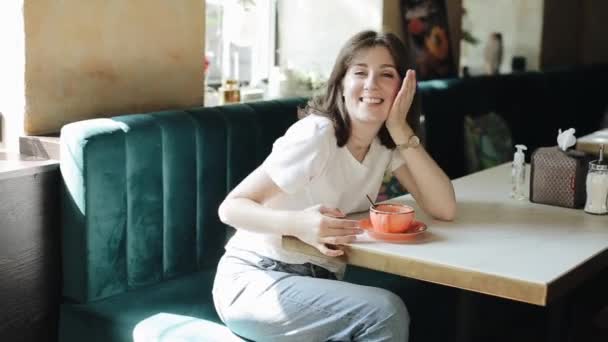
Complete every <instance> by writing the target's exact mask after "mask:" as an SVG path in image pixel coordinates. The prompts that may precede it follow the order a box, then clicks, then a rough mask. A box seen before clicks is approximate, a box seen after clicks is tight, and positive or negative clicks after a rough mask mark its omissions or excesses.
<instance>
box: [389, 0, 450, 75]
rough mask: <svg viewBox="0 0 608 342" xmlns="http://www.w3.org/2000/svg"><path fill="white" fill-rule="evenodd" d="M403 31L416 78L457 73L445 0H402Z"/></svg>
mask: <svg viewBox="0 0 608 342" xmlns="http://www.w3.org/2000/svg"><path fill="white" fill-rule="evenodd" d="M401 12H402V14H403V23H404V32H405V33H406V36H407V37H408V38H407V39H408V40H409V46H410V47H411V48H412V49H413V53H414V55H415V61H416V73H417V78H418V79H419V80H428V79H435V78H450V77H456V76H457V74H458V73H457V70H456V65H455V63H454V58H453V50H454V49H453V47H452V46H451V43H450V38H449V37H450V35H449V32H448V16H447V13H446V6H445V0H401Z"/></svg>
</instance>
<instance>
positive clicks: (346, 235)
mask: <svg viewBox="0 0 608 342" xmlns="http://www.w3.org/2000/svg"><path fill="white" fill-rule="evenodd" d="M345 216H346V215H344V213H342V212H341V211H340V210H339V209H335V208H328V207H325V206H323V205H316V206H314V207H310V208H308V209H305V210H303V211H300V212H297V213H296V217H294V218H293V230H292V232H291V234H290V235H293V236H295V237H297V238H298V239H300V240H302V241H303V242H305V243H307V244H309V245H311V246H313V247H315V248H316V249H318V250H319V251H320V252H321V253H323V254H324V255H327V256H330V257H337V256H340V255H343V254H344V251H343V250H341V249H339V246H340V245H345V244H348V243H351V242H353V241H355V240H356V239H357V235H358V234H361V233H363V230H362V229H361V228H359V221H356V220H348V219H345V218H344V217H345Z"/></svg>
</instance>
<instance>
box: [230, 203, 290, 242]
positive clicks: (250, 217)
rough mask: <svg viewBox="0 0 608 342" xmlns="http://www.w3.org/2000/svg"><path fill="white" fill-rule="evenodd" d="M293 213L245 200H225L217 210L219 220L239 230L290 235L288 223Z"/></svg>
mask: <svg viewBox="0 0 608 342" xmlns="http://www.w3.org/2000/svg"><path fill="white" fill-rule="evenodd" d="M293 215H295V212H291V211H286V210H277V209H272V208H268V207H265V206H263V205H261V204H259V203H257V202H255V201H252V200H250V199H247V198H227V199H226V200H224V202H223V203H222V205H221V206H220V208H219V216H220V220H221V221H222V222H224V223H225V224H228V225H231V226H233V227H235V228H239V229H247V230H249V231H253V232H257V233H266V234H276V235H292V232H291V231H290V224H289V222H290V221H292V222H293V219H292V218H291V217H292V216H293Z"/></svg>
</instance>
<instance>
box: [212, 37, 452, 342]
mask: <svg viewBox="0 0 608 342" xmlns="http://www.w3.org/2000/svg"><path fill="white" fill-rule="evenodd" d="M406 53H407V52H406V50H405V47H404V46H403V44H402V43H401V41H400V40H399V39H398V38H397V37H396V36H395V35H393V34H390V33H387V34H382V33H376V32H373V31H364V32H361V33H358V34H356V35H355V36H353V37H352V38H351V39H350V40H349V41H348V42H347V43H346V45H345V46H344V47H343V48H342V50H341V51H340V53H339V55H338V58H337V60H336V63H335V65H334V68H333V71H332V73H331V76H330V78H329V80H328V84H327V89H326V91H325V94H323V95H322V96H320V97H318V98H316V99H313V100H312V101H311V102H310V103H309V105H308V107H307V110H306V112H307V113H308V115H307V116H306V117H305V118H303V119H301V120H300V121H298V122H297V123H295V124H294V125H292V126H291V127H290V128H289V129H288V130H287V132H286V133H285V135H284V136H283V137H281V138H279V139H277V141H276V142H275V144H274V146H273V150H272V152H271V154H270V155H269V156H268V157H267V159H266V160H265V161H264V163H263V164H262V165H261V166H260V167H258V168H257V169H256V170H255V171H253V172H252V173H251V174H250V175H249V176H248V177H247V178H245V179H244V180H243V181H242V182H241V183H240V184H239V185H238V186H237V187H236V188H235V189H234V190H233V191H232V192H231V193H230V194H229V195H228V196H227V197H226V199H225V200H224V202H223V203H222V204H221V206H220V208H219V215H220V218H221V220H222V221H223V222H224V223H226V224H229V225H231V226H234V227H235V228H237V232H236V234H235V235H234V236H233V238H232V239H231V240H230V241H229V243H228V244H227V246H226V254H225V255H224V256H223V258H222V260H221V261H220V263H219V265H218V271H217V275H216V279H215V284H214V290H213V295H214V300H215V305H216V308H217V311H218V313H219V314H220V316H221V318H222V320H223V321H224V322H225V324H226V325H227V326H228V327H229V328H230V329H231V330H233V331H234V332H235V333H236V334H238V335H240V336H243V337H245V338H247V339H251V340H255V341H283V340H289V341H406V340H407V338H408V330H409V315H408V312H407V310H406V308H405V305H404V304H403V302H402V301H401V299H400V298H399V297H397V296H396V295H394V294H393V293H391V292H389V291H387V290H384V289H380V288H374V287H367V286H360V285H355V284H351V283H348V282H344V281H341V280H340V279H341V278H342V275H343V274H344V270H345V264H344V262H343V261H342V259H341V258H336V257H337V256H340V255H342V254H343V253H344V251H343V250H342V249H341V247H340V246H341V245H344V244H347V243H351V242H353V241H355V240H356V236H357V235H358V234H360V233H362V230H361V229H360V228H359V227H358V223H357V221H354V220H348V219H346V218H345V215H346V214H348V213H351V212H356V211H363V210H366V209H367V208H368V207H369V203H368V201H367V199H366V198H365V195H369V196H371V197H372V198H374V197H375V196H376V195H377V194H378V190H379V188H380V185H381V182H382V178H383V174H384V172H385V171H386V170H387V169H390V170H391V171H392V172H393V174H394V175H395V176H396V178H397V179H398V180H399V181H400V183H402V185H403V186H404V187H405V188H406V189H407V190H408V191H409V192H410V193H411V194H412V196H413V197H414V198H415V200H416V202H417V203H418V205H419V206H420V208H422V209H423V210H424V211H426V212H427V213H429V214H430V215H432V216H433V217H435V218H437V219H441V220H452V219H453V218H454V215H455V211H456V202H455V196H454V189H453V187H452V184H451V182H450V180H449V178H448V177H447V176H446V175H445V174H444V172H443V171H442V170H441V169H440V168H439V167H438V166H437V164H436V163H435V162H434V161H433V160H432V158H431V157H430V156H429V155H428V154H427V153H426V151H425V150H424V148H423V147H422V146H421V145H420V143H419V140H418V138H417V136H416V135H415V132H416V129H417V128H418V122H419V115H420V111H419V106H417V105H412V104H413V103H414V104H417V103H418V101H414V100H415V98H416V97H415V96H414V95H415V91H416V76H415V73H414V71H413V70H410V69H408V68H411V67H412V64H411V63H410V61H409V58H408V55H407V54H406ZM283 235H291V236H295V237H297V238H299V239H300V240H302V241H303V242H305V243H307V244H309V245H311V246H314V247H315V248H317V249H318V250H319V251H320V252H321V253H322V254H323V255H324V257H311V256H309V255H303V254H299V253H295V252H290V251H286V250H284V249H283V248H282V246H281V237H282V236H283Z"/></svg>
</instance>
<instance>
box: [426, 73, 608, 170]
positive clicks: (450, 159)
mask: <svg viewBox="0 0 608 342" xmlns="http://www.w3.org/2000/svg"><path fill="white" fill-rule="evenodd" d="M607 83H608V65H592V66H584V67H572V68H562V69H554V70H549V71H543V72H525V73H515V74H506V75H499V76H483V77H473V78H459V79H450V80H432V81H426V82H420V83H419V93H420V94H421V95H422V108H423V114H424V116H425V122H424V128H425V130H426V143H425V146H426V148H427V150H429V152H430V153H431V155H432V156H433V157H434V158H435V160H436V161H437V162H438V163H439V165H440V166H441V167H442V168H443V170H445V171H446V173H447V174H448V176H450V178H457V177H461V176H464V175H465V174H466V166H465V165H466V160H465V158H466V153H465V146H464V144H463V141H464V139H465V137H464V131H463V129H462V128H463V123H464V118H465V115H469V116H471V117H479V116H480V115H483V114H486V113H489V112H495V113H497V114H498V115H500V117H502V118H503V119H504V121H505V122H506V124H507V125H508V127H509V129H510V131H511V138H512V141H513V143H516V144H525V145H527V147H528V154H527V157H528V159H529V156H530V153H531V152H532V151H533V150H534V149H535V148H538V147H541V146H554V145H556V144H557V142H556V138H557V130H558V129H559V128H562V129H567V128H570V127H574V128H576V136H577V137H580V136H583V135H586V134H589V133H591V132H593V131H595V130H597V129H599V128H600V126H601V125H602V120H603V119H604V116H605V113H606V112H607V111H608V96H607V95H606V90H605V89H606V84H607ZM604 124H606V123H604Z"/></svg>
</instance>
